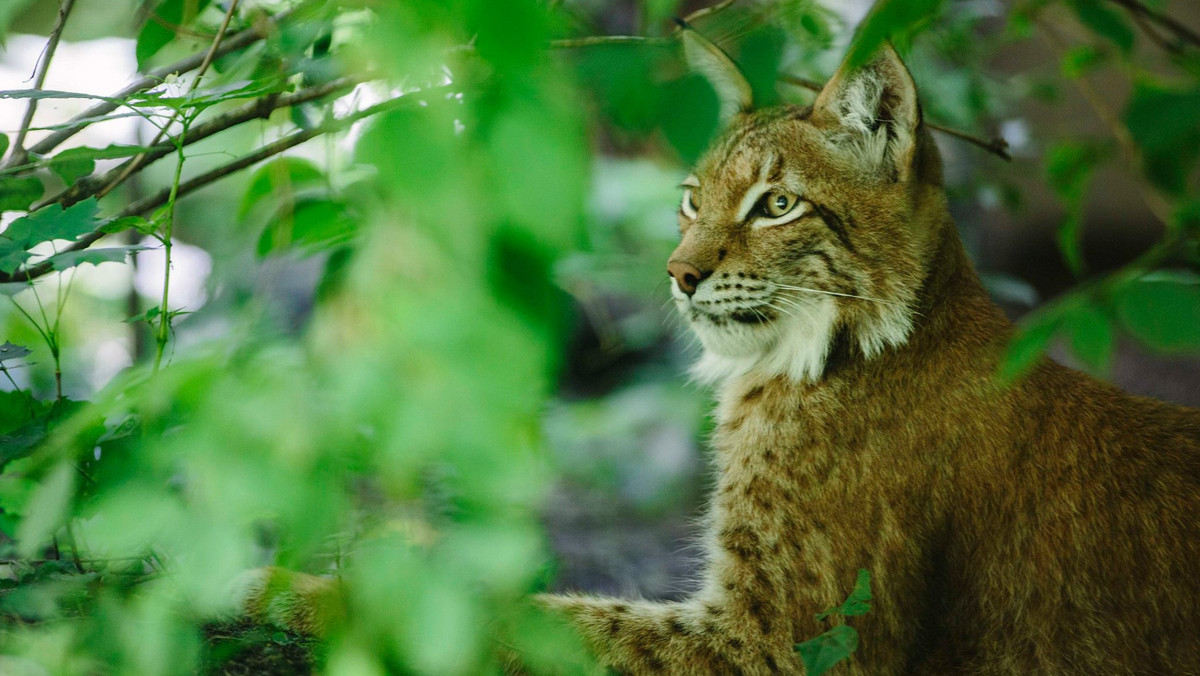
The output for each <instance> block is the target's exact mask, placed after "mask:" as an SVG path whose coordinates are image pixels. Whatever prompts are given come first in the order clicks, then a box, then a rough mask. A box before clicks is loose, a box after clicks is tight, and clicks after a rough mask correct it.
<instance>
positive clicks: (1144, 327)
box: [1113, 270, 1200, 352]
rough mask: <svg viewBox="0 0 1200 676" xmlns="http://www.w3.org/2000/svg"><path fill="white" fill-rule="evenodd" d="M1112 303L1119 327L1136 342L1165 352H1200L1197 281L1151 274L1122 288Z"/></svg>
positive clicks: (1199, 282)
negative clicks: (1119, 323) (1127, 332)
mask: <svg viewBox="0 0 1200 676" xmlns="http://www.w3.org/2000/svg"><path fill="white" fill-rule="evenodd" d="M1113 296H1114V297H1113V302H1114V305H1115V306H1116V310H1117V317H1118V318H1119V319H1120V321H1121V324H1122V325H1123V326H1124V327H1125V328H1126V329H1127V330H1128V331H1129V332H1130V333H1132V334H1133V335H1134V336H1135V337H1136V338H1137V339H1138V340H1140V341H1142V342H1143V343H1145V344H1146V345H1149V346H1150V347H1152V348H1155V349H1157V350H1162V351H1164V352H1184V351H1194V350H1198V349H1200V277H1198V276H1197V275H1196V274H1194V273H1191V272H1181V271H1165V270H1164V271H1160V272H1154V273H1151V274H1148V275H1145V276H1143V277H1141V278H1140V279H1136V280H1133V281H1131V282H1128V283H1126V284H1123V285H1121V286H1119V287H1117V289H1116V290H1115V291H1114V294H1113Z"/></svg>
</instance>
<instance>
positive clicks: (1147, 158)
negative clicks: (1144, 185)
mask: <svg viewBox="0 0 1200 676" xmlns="http://www.w3.org/2000/svg"><path fill="white" fill-rule="evenodd" d="M1125 124H1126V125H1127V126H1128V127H1129V133H1130V135H1131V136H1133V140H1134V142H1136V143H1137V144H1138V145H1139V146H1141V148H1142V151H1143V153H1142V154H1143V164H1144V167H1145V171H1146V175H1147V177H1148V178H1149V179H1150V180H1151V181H1153V182H1154V183H1155V184H1156V185H1158V186H1159V187H1161V188H1163V189H1164V190H1167V191H1169V192H1171V193H1174V194H1181V193H1183V192H1184V191H1185V190H1186V188H1187V179H1188V177H1189V176H1191V174H1192V172H1193V170H1194V169H1195V165H1196V158H1197V157H1200V88H1196V89H1191V90H1173V89H1165V88H1162V87H1159V86H1157V85H1154V84H1140V85H1138V86H1137V87H1135V88H1134V90H1133V94H1132V96H1130V98H1129V106H1128V108H1126V110H1125Z"/></svg>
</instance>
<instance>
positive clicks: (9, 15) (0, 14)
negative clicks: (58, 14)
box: [0, 0, 32, 155]
mask: <svg viewBox="0 0 1200 676" xmlns="http://www.w3.org/2000/svg"><path fill="white" fill-rule="evenodd" d="M30 2H32V0H4V2H0V48H3V47H4V38H5V37H7V36H8V27H9V25H10V24H11V23H12V20H13V19H15V18H16V17H17V16H18V15H20V13H21V10H23V9H25V7H26V6H27V5H28V4H29V3H30ZM3 154H4V151H3V150H0V155H3Z"/></svg>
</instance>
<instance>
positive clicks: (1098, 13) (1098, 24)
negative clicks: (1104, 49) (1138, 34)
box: [1070, 0, 1134, 54]
mask: <svg viewBox="0 0 1200 676" xmlns="http://www.w3.org/2000/svg"><path fill="white" fill-rule="evenodd" d="M1070 4H1071V7H1072V9H1074V10H1075V15H1076V16H1077V17H1079V22H1080V23H1082V24H1083V25H1085V26H1087V27H1088V28H1090V29H1091V30H1092V32H1094V33H1096V34H1097V35H1100V36H1102V37H1104V38H1107V39H1108V40H1110V41H1111V42H1112V43H1113V44H1115V45H1116V46H1117V47H1120V48H1121V51H1123V52H1125V53H1126V54H1128V53H1129V52H1131V51H1133V40H1134V33H1133V29H1132V28H1130V26H1129V24H1128V23H1126V21H1125V17H1124V16H1122V15H1121V14H1120V13H1119V12H1117V11H1115V10H1113V9H1112V8H1111V7H1110V6H1109V5H1108V4H1106V3H1104V2H1101V0H1071V3H1070Z"/></svg>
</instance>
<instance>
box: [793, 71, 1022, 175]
mask: <svg viewBox="0 0 1200 676" xmlns="http://www.w3.org/2000/svg"><path fill="white" fill-rule="evenodd" d="M778 79H779V81H780V82H783V83H786V84H790V85H795V86H797V87H802V88H804V89H807V90H809V91H814V92H818V93H819V92H820V91H821V90H822V89H823V88H824V87H825V85H823V84H822V83H820V82H817V81H816V80H810V79H808V78H803V77H797V76H795V75H787V74H781V75H779V78H778ZM924 125H925V126H926V127H929V128H930V129H932V130H934V131H938V132H941V133H943V134H946V135H949V136H953V137H954V138H957V139H961V140H963V141H966V142H967V143H971V144H973V145H976V146H978V147H980V148H983V149H984V150H986V151H988V152H989V153H992V154H993V155H995V156H996V157H999V158H1001V159H1003V160H1004V161H1006V162H1011V161H1012V155H1009V154H1008V141H1005V140H1004V138H1003V137H1000V136H996V137H993V138H992V139H991V140H985V139H982V138H979V137H978V136H974V135H972V134H968V133H967V132H965V131H962V130H960V129H954V128H953V127H947V126H946V125H943V124H937V123H936V122H929V121H928V120H926V121H925V122H924Z"/></svg>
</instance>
